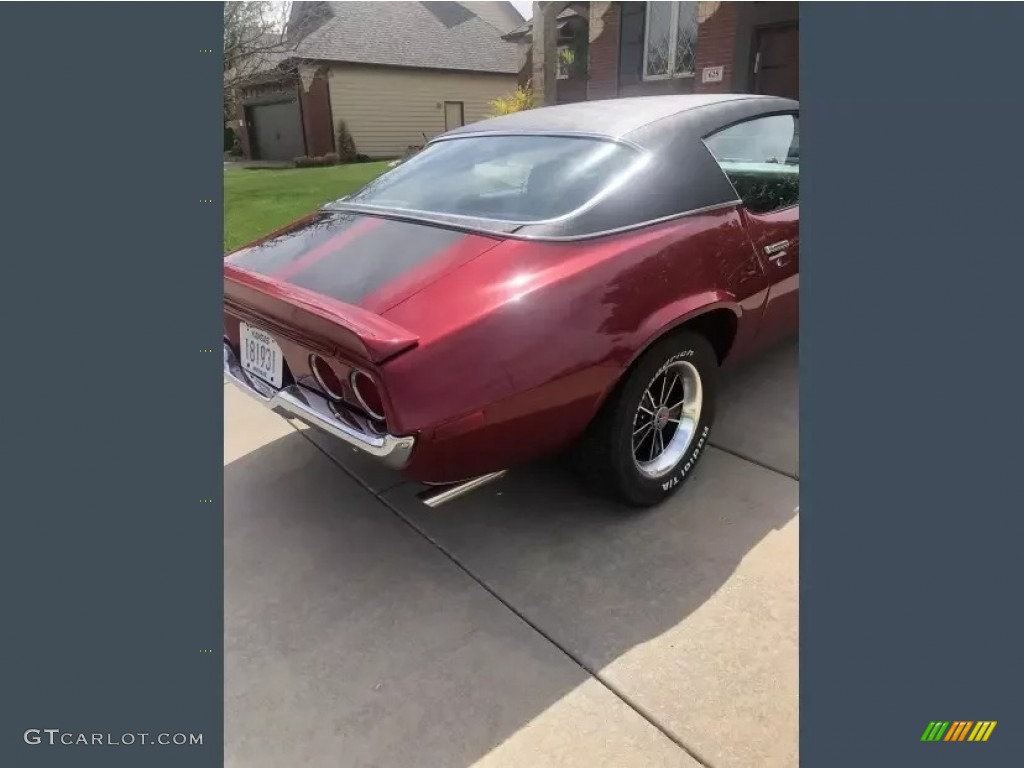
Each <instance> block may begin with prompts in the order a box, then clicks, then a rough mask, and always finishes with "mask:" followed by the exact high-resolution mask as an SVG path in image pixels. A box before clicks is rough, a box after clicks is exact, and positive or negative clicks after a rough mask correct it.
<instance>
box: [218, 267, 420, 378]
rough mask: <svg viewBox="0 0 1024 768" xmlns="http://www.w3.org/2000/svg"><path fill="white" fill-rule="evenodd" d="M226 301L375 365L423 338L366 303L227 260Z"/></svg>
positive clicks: (267, 323) (246, 314)
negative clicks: (338, 298)
mask: <svg viewBox="0 0 1024 768" xmlns="http://www.w3.org/2000/svg"><path fill="white" fill-rule="evenodd" d="M224 306H225V308H227V309H229V310H232V311H233V312H234V313H235V314H237V315H239V316H240V317H241V318H242V319H246V318H248V319H249V320H250V321H256V322H257V323H260V324H262V325H263V326H264V327H265V328H266V330H268V331H271V332H277V333H280V334H281V335H283V336H286V337H290V338H293V339H295V340H296V341H299V342H301V343H304V344H306V345H308V346H310V347H312V348H315V349H316V348H318V349H319V350H320V351H324V352H328V353H331V354H333V353H335V351H336V350H335V349H333V348H332V347H336V348H337V350H340V351H342V352H347V353H349V354H350V355H356V356H358V357H360V358H362V359H363V360H366V361H368V362H370V363H373V364H374V365H379V364H380V363H383V362H384V361H386V360H389V359H390V358H392V357H394V356H395V355H398V354H401V353H402V352H405V351H406V350H409V349H412V348H413V347H415V346H416V345H417V343H418V342H419V337H418V336H416V335H415V334H413V333H410V332H409V331H407V330H406V329H404V328H401V327H399V326H397V325H395V324H394V323H392V322H391V321H389V320H385V319H384V318H383V317H381V316H380V315H376V314H374V313H372V312H367V311H366V310H365V309H362V308H361V307H357V306H354V305H352V304H346V303H344V302H341V301H336V300H335V299H331V298H328V297H327V296H323V295H321V294H319V293H316V292H314V291H310V290H307V289H305V288H300V287H299V286H296V285H292V284H290V283H285V282H282V281H280V280H275V279H274V278H272V277H267V276H266V275H261V274H258V273H256V272H251V271H249V270H247V269H242V268H241V267H237V266H234V265H232V264H228V263H225V264H224Z"/></svg>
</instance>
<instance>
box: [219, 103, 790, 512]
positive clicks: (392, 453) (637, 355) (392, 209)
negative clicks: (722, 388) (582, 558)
mask: <svg viewBox="0 0 1024 768" xmlns="http://www.w3.org/2000/svg"><path fill="white" fill-rule="evenodd" d="M798 110H799V105H798V103H797V102H795V101H790V100H787V99H782V98H775V97H768V96H754V95H744V94H726V95H722V94H719V95H679V96H658V97H645V98H633V99H630V98H624V99H616V100H609V101H590V102H583V103H578V104H570V105H562V106H555V107H546V108H540V109H534V110H529V111H525V112H520V113H516V114H512V115H508V116H504V117H499V118H495V119H491V120H485V121H482V122H477V123H473V124H471V125H467V126H464V127H461V128H458V129H456V130H453V131H450V132H448V133H445V134H442V135H440V136H438V137H437V138H435V139H433V140H432V141H430V142H429V143H428V145H427V146H426V147H425V148H424V150H423V151H422V152H420V153H419V154H417V155H415V156H413V157H412V158H411V159H409V160H408V161H406V162H405V163H403V164H401V165H398V166H396V167H395V168H393V169H391V170H390V171H388V172H386V173H384V174H383V175H381V176H379V177H378V178H376V179H375V180H373V181H371V182H370V183H368V184H367V185H366V186H365V187H363V188H362V189H360V190H358V191H356V192H355V193H353V194H350V195H348V196H346V197H343V198H341V199H339V200H337V201H336V202H333V203H329V204H327V205H326V206H324V207H323V208H321V209H320V210H318V211H316V212H315V213H313V214H311V215H309V216H307V217H305V218H304V219H301V220H299V221H297V222H295V223H294V224H292V225H290V226H288V227H286V228H284V229H282V230H279V231H277V232H274V233H272V234H271V235H269V236H267V237H265V238H263V239H262V240H260V241H257V242H256V243H253V244H252V245H249V246H247V247H244V248H242V249H240V250H238V251H235V252H234V253H231V254H229V255H228V256H227V257H226V258H225V261H224V372H225V374H226V375H227V376H228V377H229V379H230V380H231V381H232V382H233V383H234V384H236V385H238V386H239V387H241V388H242V389H243V390H244V391H246V392H247V393H249V394H250V395H252V396H253V397H255V398H257V399H258V400H260V401H261V402H263V403H264V404H266V405H267V406H268V407H270V408H272V409H274V410H276V411H278V412H279V413H282V414H284V415H287V416H289V417H296V418H299V419H301V420H304V421H305V422H308V423H309V424H311V425H314V426H316V427H318V428H320V429H323V430H325V431H327V432H329V433H331V434H332V435H334V436H336V437H338V438H340V439H341V440H343V441H345V442H346V443H348V444H349V445H351V446H354V447H355V448H357V449H359V450H360V451H362V452H364V453H366V454H369V455H371V456H374V457H377V458H378V459H379V460H380V461H382V462H384V463H386V464H388V465H389V466H391V467H394V468H395V469H398V470H401V471H402V472H403V473H404V474H405V475H406V476H407V477H409V478H411V479H414V480H417V481H420V482H422V483H424V484H426V485H427V486H430V487H429V488H428V489H427V490H426V491H424V492H423V494H422V495H421V498H422V499H423V501H424V502H425V503H427V504H429V505H432V506H434V505H437V504H439V503H443V502H445V501H447V500H449V499H451V498H454V497H456V496H458V495H461V494H462V493H464V492H466V491H468V490H470V489H472V488H474V487H477V486H480V485H482V484H484V483H487V482H490V481H492V480H494V479H496V478H498V477H500V476H501V475H502V474H504V473H505V472H506V471H507V470H509V469H510V468H513V467H515V466H516V465H519V464H522V463H524V462H528V461H531V460H534V459H537V458H539V457H544V456H547V455H552V454H555V453H560V452H563V451H565V450H566V449H570V448H571V449H572V450H573V452H574V453H575V455H576V456H577V457H578V458H579V459H580V461H579V465H580V466H581V467H582V468H583V469H584V471H585V474H586V475H587V476H588V477H590V478H591V479H592V481H593V482H594V483H596V484H597V485H598V486H599V487H601V488H603V489H606V490H607V491H608V492H610V493H612V494H614V495H615V496H617V497H618V498H620V499H621V500H623V501H625V502H627V503H629V504H632V505H638V506H647V505H652V504H655V503H657V502H659V501H661V500H662V499H664V498H665V497H666V496H668V495H669V494H672V493H674V492H675V491H676V490H678V488H679V487H680V486H681V485H682V484H683V483H684V481H685V480H686V479H687V478H688V477H689V476H690V473H691V472H692V471H693V468H694V466H695V465H696V464H697V462H698V460H699V459H700V457H701V455H702V454H703V453H704V452H705V449H706V447H707V445H708V441H709V439H710V435H711V430H712V425H713V421H714V415H715V399H716V396H717V394H718V377H717V374H718V370H719V368H720V367H721V366H723V365H727V364H729V365H731V364H733V363H735V362H738V361H740V360H742V359H743V358H745V357H747V356H748V355H749V354H750V353H751V352H753V351H754V350H756V349H759V348H761V347H764V346H766V345H769V344H772V343H774V342H776V341H778V340H781V339H782V338H783V337H784V336H787V335H789V334H792V333H794V332H795V330H796V327H797V296H798V280H799V276H798V265H799V235H798V225H799V218H800V213H799V211H800V209H799V202H798V193H799V160H798V158H799V130H798V120H799V112H798Z"/></svg>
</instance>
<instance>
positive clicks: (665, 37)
mask: <svg viewBox="0 0 1024 768" xmlns="http://www.w3.org/2000/svg"><path fill="white" fill-rule="evenodd" d="M556 26H557V29H558V36H557V46H558V62H559V63H558V68H559V72H558V79H557V80H556V101H557V102H567V101H582V100H585V99H608V98H615V97H618V96H644V95H655V94H664V93H700V92H712V93H713V92H739V93H746V92H750V93H764V94H771V95H775V96H786V97H790V98H798V96H799V75H798V73H799V42H798V41H799V36H798V30H799V3H796V2H697V3H694V2H686V3H680V2H589V3H567V4H566V8H565V9H564V10H562V12H561V13H559V14H558V16H557V18H556ZM531 27H532V25H531V23H530V22H525V23H524V24H521V25H520V26H519V27H518V28H516V29H514V30H512V31H511V32H510V33H508V34H506V36H505V37H506V39H507V40H509V41H511V42H517V43H519V44H520V45H523V46H524V47H525V48H528V47H529V43H530V31H531ZM567 62H568V64H567Z"/></svg>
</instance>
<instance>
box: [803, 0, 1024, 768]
mask: <svg viewBox="0 0 1024 768" xmlns="http://www.w3.org/2000/svg"><path fill="white" fill-rule="evenodd" d="M800 23H801V30H800V35H801V78H802V82H801V102H802V104H801V107H802V109H801V117H802V122H803V125H802V126H801V128H802V130H801V141H802V143H803V146H802V147H801V150H802V152H803V157H802V159H803V161H804V167H803V173H804V178H803V183H802V189H801V193H802V209H803V210H802V211H801V213H802V221H801V227H802V232H801V256H802V259H801V262H802V263H801V267H802V273H803V274H802V285H801V288H802V296H801V315H802V325H801V344H800V378H801V381H800V396H801V403H800V414H801V424H800V430H801V441H800V443H801V449H802V455H801V457H800V466H801V470H802V472H801V480H802V488H801V504H800V507H801V515H800V517H801V523H800V525H801V573H800V581H801V590H800V612H801V656H800V660H801V669H800V678H801V698H800V717H801V720H800V734H801V763H802V764H803V765H807V766H812V767H813V768H816V767H817V766H828V768H842V767H843V766H851V767H853V766H855V767H856V768H864V766H869V765H871V766H883V765H884V766H890V765H892V766H917V765H921V766H944V765H956V766H971V767H972V768H981V767H982V766H1000V768H1002V767H1003V766H1009V765H1019V764H1020V756H1021V754H1024V752H1022V747H1021V734H1022V729H1024V697H1022V696H1021V690H1020V688H1021V680H1022V677H1021V673H1020V669H1021V668H1022V667H1021V663H1020V661H1021V650H1022V649H1024V624H1022V611H1021V608H1022V604H1024V601H1022V599H1021V588H1022V586H1024V573H1022V566H1021V563H1022V562H1024V558H1022V557H1021V541H1022V540H1024V515H1022V514H1021V510H1022V507H1021V501H1020V498H1021V496H1020V488H1021V478H1022V476H1024V472H1022V470H1021V457H1022V449H1021V444H1022V434H1024V397H1022V395H1021V390H1022V373H1024V371H1022V368H1021V364H1020V359H1019V358H1020V353H1021V349H1022V343H1021V331H1022V320H1021V310H1020V307H1019V294H1020V290H1021V286H1022V285H1024V247H1022V233H1024V228H1022V222H1021V213H1020V208H1021V202H1022V201H1024V194H1022V191H1021V190H1022V189H1024V151H1022V150H1024V86H1022V76H1024V68H1022V65H1021V63H1020V48H1021V46H1020V40H1021V30H1024V6H1021V5H1019V4H1016V3H1011V4H1002V3H1000V4H993V3H962V4H956V3H953V4H951V3H941V4H940V3H934V4H933V3H913V4H910V3H906V4H904V3H827V4H826V3H804V4H803V5H802V6H801V16H800ZM937 719H942V720H950V721H954V720H995V721H997V722H998V725H997V726H996V728H995V730H994V731H993V732H992V735H991V737H990V738H989V741H988V742H986V743H984V744H971V743H957V744H951V743H937V744H935V743H921V741H920V739H921V736H922V734H923V733H924V731H925V728H926V727H927V725H928V723H929V721H931V720H937Z"/></svg>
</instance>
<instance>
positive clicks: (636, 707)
mask: <svg viewBox="0 0 1024 768" xmlns="http://www.w3.org/2000/svg"><path fill="white" fill-rule="evenodd" d="M286 421H287V420H286ZM288 423H289V425H290V426H291V427H292V429H294V430H295V431H296V432H298V433H299V434H300V435H302V437H303V438H305V440H306V441H308V442H309V443H310V444H311V445H312V446H313V447H314V448H316V449H317V450H318V451H319V452H320V453H322V454H323V455H324V456H325V457H326V458H327V460H328V461H330V462H331V463H332V464H334V466H336V467H338V469H340V470H341V471H342V472H344V473H345V474H346V475H347V476H349V477H350V478H352V479H353V480H355V482H356V483H357V484H358V485H359V486H360V487H361V488H363V489H364V490H366V491H368V492H369V493H370V495H371V496H373V497H375V498H376V499H377V500H378V501H379V502H380V503H381V504H383V505H384V506H385V507H386V508H387V509H388V510H389V511H390V512H391V513H392V514H393V515H394V516H395V517H397V518H398V519H399V520H401V521H402V523H404V524H405V525H406V526H407V527H409V528H410V529H411V530H412V531H413V532H414V533H416V534H417V535H418V536H419V537H420V538H422V539H424V540H425V541H426V542H427V543H429V544H430V545H431V546H433V547H434V548H435V549H436V550H437V551H438V552H440V553H441V554H442V555H444V556H445V558H447V559H448V560H449V561H450V562H451V563H452V564H453V565H454V566H455V567H456V568H458V569H459V570H460V571H462V572H463V573H465V574H466V575H467V576H468V577H469V578H470V579H472V580H473V581H474V582H475V583H476V584H477V585H478V586H479V587H480V588H481V589H483V590H484V591H485V592H487V593H488V594H489V595H490V596H491V597H493V598H494V599H495V600H497V601H498V602H499V603H501V605H503V606H504V607H505V608H506V609H507V610H509V611H510V612H511V613H512V614H513V615H515V616H516V617H517V618H518V619H519V620H520V621H522V622H523V623H524V624H526V625H527V626H528V627H530V629H532V630H533V631H534V632H536V633H537V634H538V635H540V636H541V637H543V638H544V639H545V640H547V641H548V642H549V643H551V645H553V646H554V647H555V648H557V649H558V650H559V651H560V652H561V653H562V654H563V655H564V656H565V657H566V658H567V659H569V660H570V661H572V662H573V663H574V664H575V665H576V666H578V667H579V668H580V669H582V670H583V671H584V672H586V673H587V674H588V675H590V677H592V678H593V679H594V680H596V681H597V682H598V683H599V684H600V685H601V686H603V687H604V688H605V690H607V691H608V692H609V693H611V694H612V695H613V696H615V697H616V698H617V699H619V701H621V702H622V703H623V704H625V705H626V706H627V707H629V708H630V709H631V710H633V712H635V713H636V714H637V715H638V716H640V717H641V718H642V719H643V720H645V721H646V722H647V723H648V724H650V725H651V727H653V728H654V729H655V730H657V731H658V732H659V733H661V735H662V736H664V737H665V738H666V739H668V740H669V741H671V742H672V743H673V744H675V745H676V746H677V747H678V748H679V749H681V750H682V751H683V752H685V753H686V754H687V755H688V756H689V757H690V758H691V759H693V760H694V761H696V762H697V763H699V764H700V765H701V766H703V768H714V766H713V765H712V764H711V763H710V762H709V761H708V760H707V759H705V758H704V757H702V756H701V755H700V754H699V753H698V752H697V751H696V750H695V749H694V748H693V747H689V746H687V745H686V744H685V743H684V742H683V741H682V740H681V739H680V738H679V737H678V736H676V735H675V734H674V733H672V732H671V731H670V730H669V729H668V728H667V727H666V726H665V725H663V724H662V723H661V722H660V721H659V720H658V718H657V717H656V716H655V715H654V714H652V713H651V712H649V711H647V709H646V708H645V707H643V706H642V705H640V704H638V703H636V702H634V701H633V700H632V699H631V698H630V697H629V696H627V695H626V694H625V693H623V692H622V691H620V690H619V689H618V688H617V687H616V686H615V685H614V684H612V683H611V682H609V681H608V680H606V679H605V678H604V677H603V676H602V675H601V673H600V672H598V671H597V670H595V669H592V668H591V667H590V666H589V665H587V664H586V662H584V661H583V660H582V659H580V658H579V657H577V656H576V655H575V654H573V653H572V652H571V651H569V649H567V648H566V647H565V646H563V645H562V644H561V643H559V642H558V641H557V640H555V638H553V637H552V636H551V635H550V634H548V633H547V632H545V631H544V630H543V629H542V628H541V627H539V626H538V625H537V624H535V623H534V622H533V621H531V620H530V619H529V618H528V617H526V616H525V615H524V614H523V613H522V612H521V611H520V610H519V609H517V608H516V607H515V606H514V605H512V604H511V603H510V602H508V601H507V600H506V599H505V598H503V597H502V596H501V595H500V594H498V592H497V591H495V589H494V588H492V587H491V586H490V585H489V584H488V583H487V582H486V581H484V580H483V579H482V578H481V577H479V576H477V575H476V574H475V573H473V571H472V570H470V569H469V567H468V566H466V565H465V564H463V563H462V562H461V561H460V560H459V559H458V558H457V557H456V556H455V555H454V554H453V553H452V552H450V551H448V550H447V549H446V548H445V547H444V545H443V544H441V543H440V542H439V541H437V540H436V539H434V538H433V537H432V536H430V534H429V533H427V532H426V531H425V530H423V529H422V528H420V527H419V526H418V525H416V523H415V522H413V521H412V520H411V519H410V518H408V517H407V516H405V515H404V514H402V512H401V511H399V510H398V509H397V508H396V507H395V506H394V505H392V504H391V503H389V502H388V501H387V500H386V499H384V498H383V497H382V494H384V493H387V492H389V491H392V490H394V489H395V488H398V487H400V486H402V485H404V484H405V483H398V484H396V485H392V486H390V487H388V488H385V489H383V490H381V491H374V490H373V489H372V488H370V487H369V486H368V485H367V484H366V483H365V482H364V481H363V480H362V479H361V478H359V477H358V476H356V475H355V474H354V473H352V472H350V471H349V470H348V469H347V468H346V467H345V466H344V465H342V464H341V463H340V462H338V461H337V460H336V459H335V458H334V457H333V456H331V454H329V453H328V452H327V451H326V450H324V449H323V448H322V447H321V446H320V445H318V444H317V442H316V441H315V440H313V439H311V438H310V437H309V436H308V435H307V434H305V430H300V429H299V428H298V427H296V426H295V425H294V424H292V423H291V422H290V421H289V422H288ZM739 458H741V459H746V457H743V456H740V457H739ZM746 460H748V461H750V459H746ZM752 463H755V464H756V463H757V462H752ZM765 469H768V470H770V471H772V472H777V473H778V474H784V473H782V472H778V470H775V469H772V468H771V467H765Z"/></svg>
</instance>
